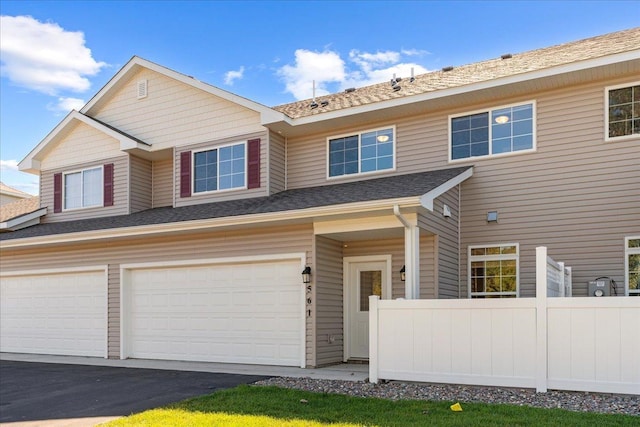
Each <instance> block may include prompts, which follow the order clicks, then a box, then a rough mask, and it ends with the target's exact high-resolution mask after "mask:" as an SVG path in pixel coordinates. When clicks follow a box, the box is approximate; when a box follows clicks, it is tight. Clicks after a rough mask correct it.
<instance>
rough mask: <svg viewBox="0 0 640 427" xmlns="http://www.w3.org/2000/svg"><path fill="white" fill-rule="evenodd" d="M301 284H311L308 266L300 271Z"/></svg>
mask: <svg viewBox="0 0 640 427" xmlns="http://www.w3.org/2000/svg"><path fill="white" fill-rule="evenodd" d="M302 283H311V267H309V266H308V265H307V266H306V267H305V268H304V270H302Z"/></svg>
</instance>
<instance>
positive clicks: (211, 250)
mask: <svg viewBox="0 0 640 427" xmlns="http://www.w3.org/2000/svg"><path fill="white" fill-rule="evenodd" d="M312 240H313V230H312V227H311V226H295V227H271V228H268V229H267V228H261V229H254V230H250V231H246V230H245V231H229V232H217V233H213V232H199V233H195V234H189V235H183V236H173V237H147V238H136V239H130V240H122V241H114V242H110V243H109V244H108V245H106V244H105V243H104V242H100V243H92V244H88V243H84V244H80V243H75V244H69V245H62V246H58V247H54V248H49V249H47V248H42V249H31V250H17V251H11V253H6V251H3V254H2V270H3V272H9V271H22V270H25V271H26V270H38V269H47V268H60V267H63V266H66V267H79V266H86V265H97V264H108V265H109V307H110V311H109V326H110V328H111V329H110V330H111V332H110V335H109V337H110V339H109V355H119V352H120V343H119V337H117V339H116V334H115V332H114V330H113V328H114V327H115V326H116V324H117V323H116V322H117V319H115V318H114V316H116V314H115V312H114V311H112V310H111V308H113V310H116V307H118V308H119V304H120V302H119V298H120V294H119V288H118V289H115V288H114V286H115V283H118V282H119V280H117V278H116V277H117V276H116V273H115V272H114V270H113V269H117V266H119V265H121V264H129V263H145V262H162V261H175V260H193V259H212V258H225V257H244V256H252V255H272V254H273V255H275V254H283V253H287V254H288V253H306V254H307V263H308V265H310V266H311V267H312V269H313V271H315V267H314V266H313V258H312V249H313V248H312V244H313V242H312ZM118 286H119V285H118ZM300 286H302V283H301V284H300ZM308 325H309V324H308ZM307 327H308V328H309V326H307ZM310 334H311V331H310V330H309V329H308V330H307V336H310ZM314 359H315V357H314V355H313V354H310V355H308V362H309V361H311V360H314Z"/></svg>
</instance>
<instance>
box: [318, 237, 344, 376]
mask: <svg viewBox="0 0 640 427" xmlns="http://www.w3.org/2000/svg"><path fill="white" fill-rule="evenodd" d="M315 256H316V262H315V264H316V272H317V273H316V280H315V295H314V299H315V301H316V304H315V312H316V315H315V342H314V345H315V347H316V352H315V353H316V360H315V365H316V366H323V365H328V364H332V363H340V362H342V360H343V358H344V339H343V338H344V333H343V314H344V312H343V296H342V292H343V285H342V243H341V242H338V241H335V240H332V239H328V238H326V237H323V236H315Z"/></svg>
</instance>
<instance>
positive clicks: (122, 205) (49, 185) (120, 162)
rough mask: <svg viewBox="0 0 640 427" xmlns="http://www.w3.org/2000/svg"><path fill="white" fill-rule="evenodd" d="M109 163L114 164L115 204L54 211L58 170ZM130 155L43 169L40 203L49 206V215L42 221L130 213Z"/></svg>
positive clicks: (65, 170) (64, 170)
mask: <svg viewBox="0 0 640 427" xmlns="http://www.w3.org/2000/svg"><path fill="white" fill-rule="evenodd" d="M108 163H113V164H114V169H113V192H114V194H113V196H114V201H113V206H109V207H95V208H85V209H75V210H70V211H62V212H60V213H54V212H53V176H54V174H56V173H58V172H67V171H71V170H79V169H85V168H90V167H95V166H100V165H104V164H108ZM128 176H129V156H128V155H123V156H120V157H117V158H109V159H104V160H102V161H94V162H88V163H85V164H82V165H76V166H75V167H74V168H73V169H53V170H46V171H42V172H41V174H40V205H41V206H42V207H47V208H48V210H47V215H45V216H44V217H43V218H42V222H59V221H71V220H78V219H87V218H97V217H105V216H113V215H123V214H128V213H129V183H128Z"/></svg>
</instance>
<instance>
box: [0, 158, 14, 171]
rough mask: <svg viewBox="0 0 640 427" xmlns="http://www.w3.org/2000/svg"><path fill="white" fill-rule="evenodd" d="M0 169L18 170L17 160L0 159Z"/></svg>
mask: <svg viewBox="0 0 640 427" xmlns="http://www.w3.org/2000/svg"><path fill="white" fill-rule="evenodd" d="M0 170H2V171H17V170H18V161H17V160H0Z"/></svg>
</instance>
